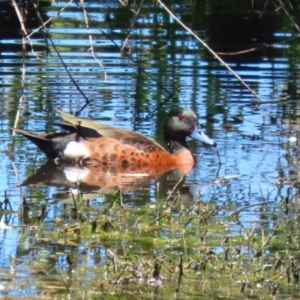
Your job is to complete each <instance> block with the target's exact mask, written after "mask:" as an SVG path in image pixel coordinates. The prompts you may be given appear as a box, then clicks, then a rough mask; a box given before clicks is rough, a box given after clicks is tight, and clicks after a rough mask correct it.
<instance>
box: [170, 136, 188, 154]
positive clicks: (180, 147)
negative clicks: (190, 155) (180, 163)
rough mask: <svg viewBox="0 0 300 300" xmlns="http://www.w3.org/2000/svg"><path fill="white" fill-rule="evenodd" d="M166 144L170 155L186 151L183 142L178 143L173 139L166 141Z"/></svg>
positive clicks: (186, 147) (186, 148)
mask: <svg viewBox="0 0 300 300" xmlns="http://www.w3.org/2000/svg"><path fill="white" fill-rule="evenodd" d="M166 143H167V146H168V149H169V151H170V152H171V153H178V152H182V151H186V150H188V146H187V143H186V141H185V139H184V140H181V141H178V140H173V139H166Z"/></svg>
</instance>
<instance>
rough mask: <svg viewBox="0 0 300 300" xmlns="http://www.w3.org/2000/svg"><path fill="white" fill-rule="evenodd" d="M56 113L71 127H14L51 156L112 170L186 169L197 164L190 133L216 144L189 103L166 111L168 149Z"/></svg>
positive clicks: (153, 171)
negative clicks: (41, 130)
mask: <svg viewBox="0 0 300 300" xmlns="http://www.w3.org/2000/svg"><path fill="white" fill-rule="evenodd" d="M58 113H59V114H60V116H61V117H62V118H63V119H64V120H65V121H66V122H67V123H66V124H60V126H61V127H62V128H63V129H65V130H67V131H68V133H53V134H42V135H37V134H34V133H31V132H29V131H26V130H20V129H14V130H16V131H17V132H19V133H21V134H23V135H24V136H25V137H26V138H28V139H29V140H30V141H32V142H33V143H34V144H36V145H37V146H38V147H39V149H40V150H41V151H42V152H44V153H45V154H46V155H47V157H48V158H50V159H55V160H56V161H57V162H60V161H73V162H75V163H77V164H80V165H83V166H92V167H101V169H102V170H103V171H106V172H109V173H112V174H115V173H129V174H132V173H146V174H149V175H150V176H154V177H157V176H160V175H162V174H164V173H166V172H168V171H171V170H177V171H180V172H182V173H184V174H187V173H189V172H190V170H191V169H192V168H193V166H194V164H195V158H194V156H193V155H192V153H191V152H190V151H189V150H188V147H187V144H186V138H187V137H188V136H190V137H192V138H193V139H195V140H197V141H200V142H205V143H207V144H209V145H212V146H214V147H216V143H215V142H214V141H213V140H211V139H210V138H209V137H207V136H206V135H205V134H204V133H203V131H202V130H201V128H200V125H199V123H198V120H197V116H196V114H195V113H194V112H193V111H192V110H190V109H185V108H174V109H173V110H172V111H171V112H170V113H169V115H168V117H167V120H166V122H165V125H164V131H163V133H164V138H165V141H166V144H167V146H168V149H169V152H168V151H167V150H165V149H164V148H163V147H162V146H161V145H160V144H158V143H157V142H156V141H154V140H152V139H150V138H148V137H146V136H144V135H142V134H140V133H137V132H133V131H130V130H126V129H120V128H115V127H113V126H108V125H105V124H100V123H97V122H95V121H93V120H91V119H86V118H78V117H75V116H72V115H69V114H67V113H65V112H61V111H59V112H58Z"/></svg>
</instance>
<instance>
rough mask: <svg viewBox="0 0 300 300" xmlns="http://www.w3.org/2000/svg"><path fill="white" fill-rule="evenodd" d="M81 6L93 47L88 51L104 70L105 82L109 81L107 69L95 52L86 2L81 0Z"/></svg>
mask: <svg viewBox="0 0 300 300" xmlns="http://www.w3.org/2000/svg"><path fill="white" fill-rule="evenodd" d="M80 4H81V7H82V10H83V14H84V20H85V26H86V29H87V31H88V35H89V41H90V45H91V47H90V48H89V49H88V51H91V54H92V57H93V58H94V59H95V61H96V62H97V63H98V64H99V66H100V67H101V68H102V69H103V71H104V81H106V80H107V75H106V70H105V67H104V66H103V65H102V63H101V61H100V60H99V59H98V58H97V57H96V55H95V52H94V47H93V37H92V35H91V33H90V32H91V31H90V26H89V22H88V19H89V18H88V14H87V11H86V9H85V8H84V0H80Z"/></svg>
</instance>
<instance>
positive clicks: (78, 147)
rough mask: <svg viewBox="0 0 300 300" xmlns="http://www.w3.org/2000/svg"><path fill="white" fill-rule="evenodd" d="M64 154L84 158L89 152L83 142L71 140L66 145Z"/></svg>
mask: <svg viewBox="0 0 300 300" xmlns="http://www.w3.org/2000/svg"><path fill="white" fill-rule="evenodd" d="M64 156H65V157H70V158H79V157H81V158H86V157H89V156H90V152H89V150H88V149H87V148H86V147H85V146H84V145H83V144H81V143H78V142H75V141H72V142H70V143H69V144H68V145H67V147H66V149H65V151H64Z"/></svg>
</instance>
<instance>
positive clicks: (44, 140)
mask: <svg viewBox="0 0 300 300" xmlns="http://www.w3.org/2000/svg"><path fill="white" fill-rule="evenodd" d="M10 129H11V130H13V131H15V132H18V133H20V134H22V135H24V136H25V137H26V138H27V139H28V140H30V141H31V142H32V143H33V144H35V145H36V146H37V147H38V148H39V149H40V150H41V151H42V152H43V153H45V154H46V155H47V157H48V158H49V159H55V158H57V157H58V156H59V155H60V153H62V152H63V151H64V150H65V148H66V146H67V144H68V143H69V142H70V141H78V140H79V139H82V138H81V137H79V136H78V135H77V134H74V133H45V134H35V133H33V132H31V131H28V130H23V129H17V128H10Z"/></svg>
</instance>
